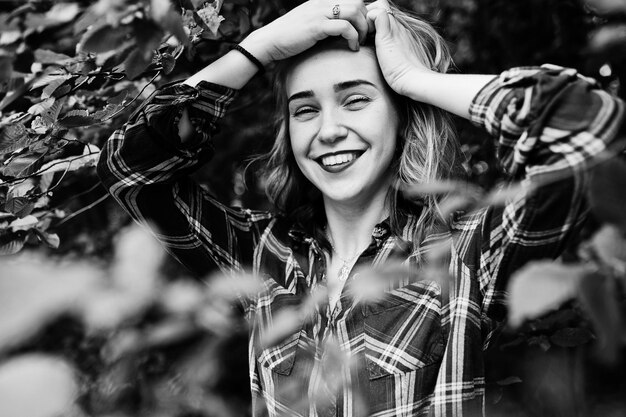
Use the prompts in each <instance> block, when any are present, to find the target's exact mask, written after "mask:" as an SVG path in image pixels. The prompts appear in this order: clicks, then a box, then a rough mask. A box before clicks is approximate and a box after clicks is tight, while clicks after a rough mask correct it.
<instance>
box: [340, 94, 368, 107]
mask: <svg viewBox="0 0 626 417" xmlns="http://www.w3.org/2000/svg"><path fill="white" fill-rule="evenodd" d="M370 101H371V100H370V98H369V97H367V96H362V95H356V96H350V97H348V99H347V100H346V102H345V106H346V107H347V108H348V109H349V110H360V109H362V108H363V107H365V106H366V105H367V104H368V103H369V102H370Z"/></svg>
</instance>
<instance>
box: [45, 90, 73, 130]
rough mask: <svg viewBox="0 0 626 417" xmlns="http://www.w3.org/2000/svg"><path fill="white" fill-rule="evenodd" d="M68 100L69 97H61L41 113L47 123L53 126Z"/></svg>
mask: <svg viewBox="0 0 626 417" xmlns="http://www.w3.org/2000/svg"><path fill="white" fill-rule="evenodd" d="M66 101H67V97H61V98H59V99H58V100H57V101H55V102H54V104H53V105H52V106H51V107H50V108H49V109H48V110H45V111H43V112H42V113H41V118H42V119H43V121H44V123H45V124H46V125H48V126H51V125H52V124H54V122H56V121H57V118H58V117H59V113H60V112H61V108H62V107H63V105H64V104H65V102H66Z"/></svg>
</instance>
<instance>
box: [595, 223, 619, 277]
mask: <svg viewBox="0 0 626 417" xmlns="http://www.w3.org/2000/svg"><path fill="white" fill-rule="evenodd" d="M591 246H592V247H593V248H594V249H595V254H596V256H597V257H598V258H599V259H600V260H601V261H602V262H603V263H604V264H606V265H608V266H610V267H612V268H614V269H615V270H616V271H618V272H619V273H620V274H622V275H623V274H625V273H626V238H624V235H623V234H622V233H621V232H620V230H619V229H618V228H617V227H615V226H612V225H604V226H603V227H602V228H601V229H600V230H599V231H598V232H596V234H595V235H593V238H592V239H591Z"/></svg>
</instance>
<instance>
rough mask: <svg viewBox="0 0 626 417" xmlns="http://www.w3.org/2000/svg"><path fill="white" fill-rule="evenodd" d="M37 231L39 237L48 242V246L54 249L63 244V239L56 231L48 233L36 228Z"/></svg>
mask: <svg viewBox="0 0 626 417" xmlns="http://www.w3.org/2000/svg"><path fill="white" fill-rule="evenodd" d="M35 233H36V234H37V237H38V238H39V239H40V240H41V241H42V242H43V243H45V244H46V246H48V247H50V248H52V249H58V247H59V245H60V244H61V239H60V238H59V235H57V234H56V233H47V232H44V231H41V230H37V229H35Z"/></svg>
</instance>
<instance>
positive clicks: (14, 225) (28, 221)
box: [9, 215, 39, 232]
mask: <svg viewBox="0 0 626 417" xmlns="http://www.w3.org/2000/svg"><path fill="white" fill-rule="evenodd" d="M38 222H39V219H38V218H37V217H35V216H32V215H28V216H26V217H23V218H20V219H16V220H13V221H12V222H11V223H9V228H10V229H11V230H12V231H13V232H17V231H18V230H30V229H32V228H33V227H35V226H36V225H37V223H38Z"/></svg>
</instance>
